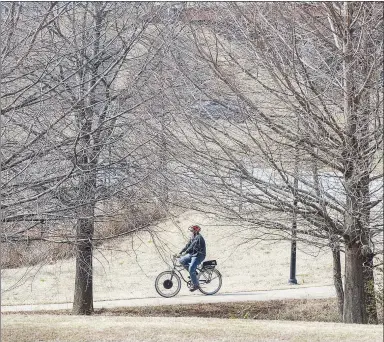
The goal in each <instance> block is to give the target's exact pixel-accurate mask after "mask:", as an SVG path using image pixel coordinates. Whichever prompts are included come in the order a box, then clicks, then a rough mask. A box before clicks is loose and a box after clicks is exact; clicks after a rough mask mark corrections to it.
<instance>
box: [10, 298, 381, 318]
mask: <svg viewBox="0 0 384 342" xmlns="http://www.w3.org/2000/svg"><path fill="white" fill-rule="evenodd" d="M3 314H4V315H12V314H14V313H11V312H7V313H3ZM20 314H21V313H20ZM29 314H31V315H33V314H35V315H41V314H51V315H71V311H69V310H56V311H35V312H33V311H32V312H30V313H29ZM94 315H95V316H130V317H206V318H228V319H252V320H279V321H308V322H334V323H340V322H341V319H340V317H339V315H338V311H337V302H336V299H335V298H329V299H289V300H270V301H249V302H232V303H231V302H228V303H204V304H179V305H160V306H137V307H120V308H111V309H109V308H102V309H96V310H95V312H94ZM379 319H380V321H381V322H383V312H382V310H380V311H379Z"/></svg>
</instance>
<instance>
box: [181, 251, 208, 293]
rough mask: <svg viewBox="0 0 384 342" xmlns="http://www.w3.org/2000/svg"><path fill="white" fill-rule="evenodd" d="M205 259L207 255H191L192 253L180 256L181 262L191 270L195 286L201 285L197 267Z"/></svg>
mask: <svg viewBox="0 0 384 342" xmlns="http://www.w3.org/2000/svg"><path fill="white" fill-rule="evenodd" d="M204 259H205V255H197V256H191V255H190V254H186V255H184V256H183V257H181V258H180V264H182V265H183V266H184V267H185V268H186V269H187V270H188V271H189V274H190V276H191V281H192V284H193V285H194V286H199V282H198V281H197V276H196V268H197V266H198V265H199V264H201V263H202V262H203V260H204Z"/></svg>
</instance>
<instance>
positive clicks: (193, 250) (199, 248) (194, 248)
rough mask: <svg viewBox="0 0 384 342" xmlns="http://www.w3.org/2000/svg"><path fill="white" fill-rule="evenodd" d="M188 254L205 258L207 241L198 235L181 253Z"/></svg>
mask: <svg viewBox="0 0 384 342" xmlns="http://www.w3.org/2000/svg"><path fill="white" fill-rule="evenodd" d="M184 252H185V253H188V254H190V255H191V256H198V255H199V256H202V257H204V258H205V255H206V248H205V240H204V238H203V236H202V235H200V234H197V235H196V236H195V237H193V238H191V240H189V242H188V243H187V245H186V246H185V247H184V248H183V249H182V250H181V252H180V254H181V253H184Z"/></svg>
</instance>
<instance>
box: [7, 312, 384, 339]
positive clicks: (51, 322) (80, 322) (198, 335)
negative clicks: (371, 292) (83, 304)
mask: <svg viewBox="0 0 384 342" xmlns="http://www.w3.org/2000/svg"><path fill="white" fill-rule="evenodd" d="M382 334H383V328H382V326H367V325H350V324H348V325H347V324H341V323H324V322H292V321H259V320H243V319H238V320H237V319H218V318H196V317H190V318H186V317H146V318H145V319H143V318H142V317H116V316H113V317H105V316H90V317H89V316H88V317H84V316H69V315H68V316H51V315H20V314H18V315H15V314H13V315H6V316H3V317H2V330H1V338H2V339H1V340H2V342H37V341H39V342H43V341H52V342H53V341H55V342H59V341H60V342H63V341H66V342H88V341H89V342H90V341H92V342H95V341H97V342H102V341H114V342H118V341H120V342H123V341H124V342H128V341H129V342H144V341H146V342H169V341H178V342H190V341H194V342H236V341H239V342H257V341H264V342H272V341H273V342H277V341H290V342H304V341H308V342H331V341H332V342H335V341H340V342H342V341H348V342H353V341H355V342H379V341H382Z"/></svg>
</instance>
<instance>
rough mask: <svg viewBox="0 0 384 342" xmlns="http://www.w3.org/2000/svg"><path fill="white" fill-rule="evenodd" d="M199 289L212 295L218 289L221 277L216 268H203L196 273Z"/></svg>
mask: <svg viewBox="0 0 384 342" xmlns="http://www.w3.org/2000/svg"><path fill="white" fill-rule="evenodd" d="M197 278H198V279H199V290H200V292H201V293H204V294H206V295H213V294H215V293H216V292H217V291H219V290H220V288H221V285H222V279H221V278H222V277H221V274H220V272H219V271H218V270H217V269H216V268H213V269H212V268H205V269H203V270H202V271H201V272H200V273H199V274H198V275H197Z"/></svg>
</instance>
